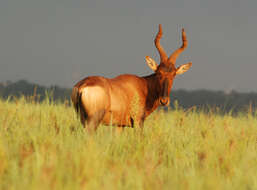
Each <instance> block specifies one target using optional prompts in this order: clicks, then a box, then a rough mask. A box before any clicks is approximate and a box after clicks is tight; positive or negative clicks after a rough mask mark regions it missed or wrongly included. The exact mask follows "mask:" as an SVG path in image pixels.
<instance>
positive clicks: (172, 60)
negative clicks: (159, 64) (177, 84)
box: [168, 28, 188, 64]
mask: <svg viewBox="0 0 257 190" xmlns="http://www.w3.org/2000/svg"><path fill="white" fill-rule="evenodd" d="M182 42H183V43H182V46H181V47H180V48H178V49H177V50H176V51H174V52H173V53H172V54H171V55H170V57H169V59H168V62H169V63H171V64H175V63H176V60H177V57H178V56H179V55H180V54H181V53H182V52H183V51H184V50H185V49H186V47H187V43H188V42H187V37H186V32H185V30H184V28H182Z"/></svg>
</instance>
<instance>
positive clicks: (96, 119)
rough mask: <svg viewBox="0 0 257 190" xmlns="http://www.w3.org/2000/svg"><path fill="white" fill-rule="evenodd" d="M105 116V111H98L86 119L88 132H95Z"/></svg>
mask: <svg viewBox="0 0 257 190" xmlns="http://www.w3.org/2000/svg"><path fill="white" fill-rule="evenodd" d="M104 114H105V110H100V111H98V112H96V113H95V114H94V115H92V116H90V117H88V119H87V123H86V128H87V130H88V131H89V132H91V131H96V129H97V127H98V126H99V124H100V122H101V121H102V119H103V117H104Z"/></svg>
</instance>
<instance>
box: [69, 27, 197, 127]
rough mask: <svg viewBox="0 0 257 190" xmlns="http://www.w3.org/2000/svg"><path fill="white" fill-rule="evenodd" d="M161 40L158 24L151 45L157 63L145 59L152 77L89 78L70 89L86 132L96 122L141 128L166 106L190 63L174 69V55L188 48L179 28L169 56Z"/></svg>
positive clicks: (96, 124) (131, 75)
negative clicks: (179, 40) (178, 38)
mask: <svg viewBox="0 0 257 190" xmlns="http://www.w3.org/2000/svg"><path fill="white" fill-rule="evenodd" d="M161 38H162V25H159V31H158V33H157V35H156V37H155V40H154V42H155V46H156V48H157V50H158V52H159V55H160V64H159V65H158V64H157V63H156V62H155V61H154V60H153V59H152V58H150V57H149V56H146V57H145V60H146V63H147V65H148V66H149V67H150V69H152V70H153V71H154V73H153V74H151V75H148V76H143V77H139V76H136V75H133V74H122V75H119V76H117V77H115V78H110V79H109V78H105V77H101V76H89V77H86V78H84V79H83V80H81V81H79V82H78V83H77V84H76V85H75V86H74V87H73V89H72V95H71V99H72V102H73V105H74V108H75V110H76V112H77V113H78V114H80V120H81V123H82V124H83V126H84V127H86V128H87V129H88V130H89V131H94V130H96V129H97V127H98V126H99V124H100V123H102V124H105V125H114V126H119V127H125V126H128V127H134V126H139V127H143V125H144V120H145V118H146V117H147V116H148V115H149V114H151V113H152V112H153V111H154V110H155V109H156V108H157V107H158V106H159V105H162V106H168V105H169V102H170V92H171V88H172V84H173V80H174V78H175V76H176V75H180V74H183V73H184V72H186V71H187V70H189V68H190V67H191V66H192V63H191V62H190V63H187V64H183V65H181V66H179V67H177V68H176V66H175V63H176V60H177V58H178V56H179V55H180V54H181V53H182V52H183V51H184V50H185V48H186V47H187V45H188V42H187V37H186V33H185V31H184V29H183V28H182V45H181V47H180V48H178V49H177V50H175V51H174V52H173V53H172V54H171V55H170V56H169V57H168V56H167V54H166V52H165V51H164V49H163V47H162V46H161V44H160V39H161Z"/></svg>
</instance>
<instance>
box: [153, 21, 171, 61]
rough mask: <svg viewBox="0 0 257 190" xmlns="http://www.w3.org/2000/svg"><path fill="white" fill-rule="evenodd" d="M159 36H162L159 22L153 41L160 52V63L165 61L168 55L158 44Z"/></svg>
mask: <svg viewBox="0 0 257 190" xmlns="http://www.w3.org/2000/svg"><path fill="white" fill-rule="evenodd" d="M161 37H162V25H161V24H159V32H158V33H157V35H156V37H155V40H154V42H155V46H156V48H157V50H158V51H159V54H160V61H161V63H164V62H166V61H167V59H168V57H167V55H166V53H165V50H164V49H163V47H162V46H161V44H160V39H161Z"/></svg>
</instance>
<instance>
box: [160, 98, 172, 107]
mask: <svg viewBox="0 0 257 190" xmlns="http://www.w3.org/2000/svg"><path fill="white" fill-rule="evenodd" d="M160 103H161V105H162V106H168V105H169V104H170V98H169V97H162V98H160Z"/></svg>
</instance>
